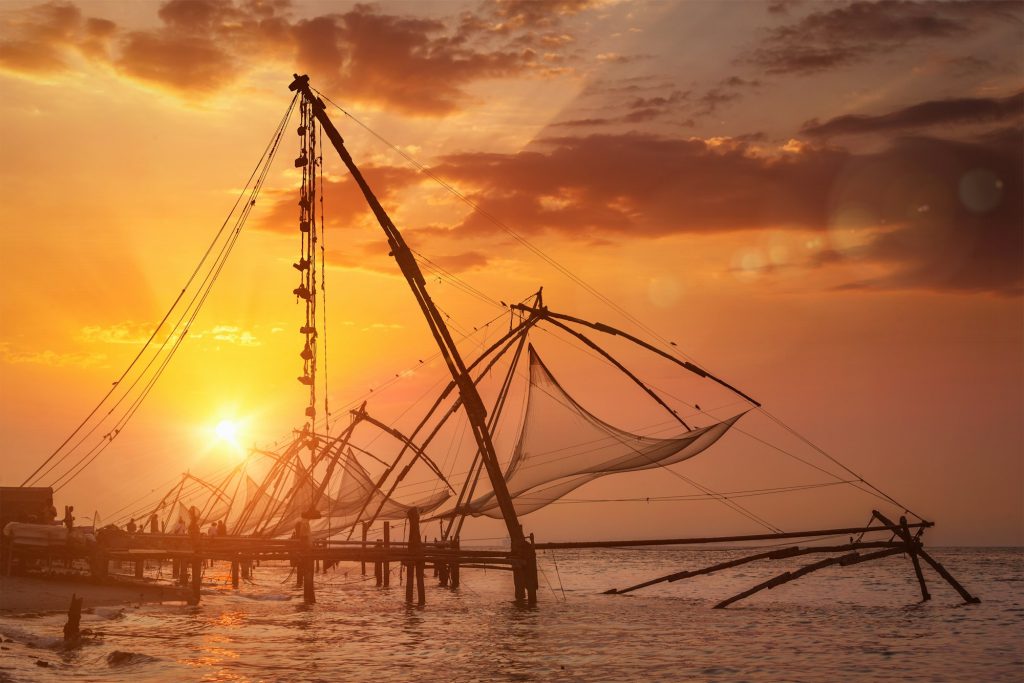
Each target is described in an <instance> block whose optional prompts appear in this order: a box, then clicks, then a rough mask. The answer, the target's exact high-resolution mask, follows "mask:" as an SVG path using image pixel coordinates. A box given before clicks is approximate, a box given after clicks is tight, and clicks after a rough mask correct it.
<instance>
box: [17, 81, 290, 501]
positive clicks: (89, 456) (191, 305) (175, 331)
mask: <svg viewBox="0 0 1024 683" xmlns="http://www.w3.org/2000/svg"><path fill="white" fill-rule="evenodd" d="M296 101H297V98H293V99H292V101H291V102H290V103H289V105H288V108H287V110H286V111H285V114H284V116H283V117H282V118H281V121H280V122H279V123H278V125H277V127H276V128H275V130H274V134H273V135H272V136H271V139H270V141H269V142H268V144H267V146H266V148H265V150H264V152H263V154H262V156H261V157H260V160H259V161H258V162H257V164H256V167H255V168H254V170H253V172H252V173H251V174H250V176H249V178H248V180H247V181H246V184H245V186H244V187H243V189H242V191H241V192H240V193H239V195H238V197H237V198H236V200H235V203H234V205H233V206H232V208H231V210H230V211H229V213H228V216H227V217H226V218H225V220H224V222H223V223H222V224H221V226H220V227H219V229H218V230H217V231H216V233H215V235H214V237H213V239H212V240H211V242H210V244H209V246H208V247H207V249H206V250H205V252H204V253H203V256H202V258H201V259H200V261H199V264H198V265H197V266H196V267H195V269H194V270H193V271H192V273H191V274H190V276H189V277H188V279H187V280H186V282H185V285H184V287H182V290H181V291H180V292H179V294H178V295H177V297H176V298H175V300H174V301H173V302H172V304H171V306H170V308H169V309H168V310H167V312H166V314H165V315H164V316H163V318H162V319H161V320H160V322H159V323H158V324H157V326H156V328H155V329H154V330H153V332H152V334H151V335H150V336H149V338H148V339H147V341H146V342H145V343H144V345H143V347H142V349H140V350H139V352H138V353H137V354H136V355H135V357H134V358H133V359H132V360H131V362H130V363H129V364H128V367H127V368H126V369H125V370H124V371H123V372H122V373H121V375H120V376H119V377H118V378H117V380H115V381H114V383H113V384H112V385H111V388H110V389H109V390H108V391H107V392H106V394H105V395H104V396H103V397H102V398H101V399H100V401H99V402H98V403H97V404H96V405H95V406H94V407H93V409H92V410H91V411H90V412H89V413H88V414H87V415H86V417H85V418H84V419H83V420H82V421H81V422H80V423H79V424H78V425H77V426H76V427H75V428H74V429H73V430H72V431H71V433H70V434H69V435H68V437H67V438H66V439H65V440H64V441H63V442H62V443H61V444H60V445H59V446H58V447H57V448H56V449H55V450H54V451H53V452H52V453H51V454H50V455H49V457H47V458H46V459H45V460H44V461H43V462H42V463H41V464H40V465H39V466H38V467H37V468H36V469H35V470H34V471H33V472H32V473H31V474H30V475H29V476H28V477H27V478H26V479H25V481H24V482H22V486H30V485H33V484H36V483H38V482H40V481H41V480H42V478H43V477H45V476H46V475H48V474H50V473H53V472H54V471H55V470H56V469H57V468H59V467H61V466H62V465H64V464H65V463H66V462H67V461H68V460H69V459H70V458H72V457H73V456H74V455H75V454H76V453H77V452H78V451H79V449H80V447H81V446H82V445H83V444H84V443H85V441H86V440H87V439H88V438H89V437H90V436H92V435H93V434H94V433H95V432H96V431H97V429H99V427H100V426H101V425H102V424H103V423H104V422H106V421H107V419H108V418H109V417H110V416H111V415H113V413H114V412H115V411H116V410H117V408H118V407H119V406H120V405H121V404H122V403H123V402H124V401H125V400H126V399H127V398H128V397H129V396H130V395H131V392H132V391H134V390H135V388H136V387H137V386H138V385H139V383H140V382H141V381H142V380H143V378H144V377H146V373H147V372H149V370H150V368H151V367H152V366H153V364H154V362H155V361H156V359H157V358H159V357H160V354H161V353H164V351H165V349H166V347H167V345H168V343H169V342H171V341H172V340H173V344H172V345H171V348H170V351H169V352H167V353H165V354H164V358H163V361H162V362H161V363H160V365H159V366H158V368H157V370H156V371H155V373H153V375H152V377H150V378H149V380H148V381H147V382H145V383H144V385H143V388H142V390H141V392H140V394H139V395H138V396H137V397H136V398H135V399H134V400H133V401H132V402H131V404H130V405H129V407H128V408H127V409H126V410H125V411H124V412H123V413H122V414H121V415H120V416H119V417H118V418H117V419H116V420H115V421H114V424H113V426H112V427H111V428H110V429H109V431H107V432H106V434H104V435H103V437H102V438H101V439H100V441H99V442H97V443H96V444H94V445H93V446H92V447H91V448H90V449H89V450H88V451H86V453H85V454H84V455H82V456H81V457H79V458H78V459H77V460H76V461H75V462H74V463H73V464H71V465H70V466H69V467H66V468H64V471H63V472H62V473H60V474H59V476H57V477H56V478H55V479H54V480H53V484H51V485H53V486H54V489H55V490H60V488H62V487H63V486H65V485H67V484H68V483H69V482H70V481H72V480H73V479H74V478H75V477H77V476H78V475H79V474H80V473H81V472H82V471H83V470H84V469H85V468H86V467H88V466H89V465H90V464H92V463H93V462H94V461H95V460H96V458H97V457H98V456H99V455H100V454H101V453H102V452H103V451H104V450H105V449H106V448H107V447H108V446H109V445H110V444H111V443H113V441H114V439H115V438H117V436H118V435H119V434H120V433H121V432H122V430H123V429H124V427H125V426H126V425H127V423H128V422H129V421H130V420H131V418H132V417H133V416H134V415H135V413H136V411H137V410H138V408H139V407H140V406H141V404H142V401H143V400H144V399H145V398H146V396H148V394H149V392H150V391H151V389H152V387H153V384H154V383H155V381H156V379H157V378H159V376H160V374H162V372H163V370H164V369H165V368H166V367H167V364H168V363H169V361H170V359H171V357H173V355H174V353H175V352H176V351H177V349H178V347H179V346H180V345H181V342H182V341H183V340H184V339H185V337H186V336H188V330H189V328H190V326H191V324H192V322H193V321H194V320H195V318H196V316H197V315H198V313H199V310H200V308H201V306H202V304H203V303H204V302H205V301H206V298H207V296H208V295H209V293H210V291H211V289H212V287H213V284H214V283H215V282H216V279H217V277H218V276H219V275H220V272H221V270H222V269H223V267H224V264H225V263H226V261H227V258H228V256H229V255H230V253H231V250H232V248H233V247H234V244H235V242H236V241H237V239H238V236H239V234H240V232H241V229H242V227H243V225H244V224H245V220H246V218H248V216H249V213H250V212H251V210H252V207H253V206H254V205H255V202H256V198H257V196H258V195H259V191H260V189H261V188H262V186H263V183H264V181H265V180H266V177H267V173H268V171H269V168H270V165H271V163H272V162H273V159H274V157H275V155H276V153H277V150H278V148H279V143H280V140H281V136H282V134H283V132H284V130H285V126H286V124H287V120H288V118H289V117H290V116H291V112H292V110H293V109H294V107H295V104H296ZM243 200H244V202H243ZM233 217H234V219H235V220H234V224H233V226H232V228H231V230H230V231H229V232H228V233H227V235H226V236H225V231H226V230H227V227H228V225H229V224H231V222H232V218H233ZM222 238H223V239H222ZM218 245H219V248H218ZM215 251H216V256H214V257H213V258H212V259H211V254H213V253H214V252H215ZM208 262H209V265H207V263H208ZM204 266H206V270H205V274H203V273H204ZM201 274H203V277H202V280H201V282H200V283H199V285H198V286H197V287H193V285H195V283H196V280H197V278H199V277H200V275H201ZM190 289H194V290H195V291H194V293H193V295H192V297H191V299H190V300H189V301H188V303H187V304H186V305H185V307H184V310H183V312H182V314H181V315H180V316H179V318H178V320H177V322H176V323H175V324H174V326H173V327H172V328H171V329H170V330H169V332H168V333H167V336H166V338H165V339H164V340H163V342H162V343H161V344H160V346H159V348H158V349H157V350H156V351H155V353H154V354H153V357H152V358H151V359H150V360H149V362H147V363H146V364H145V367H143V368H142V370H140V371H138V372H137V375H136V376H135V378H134V380H133V381H132V382H131V383H130V385H129V386H128V387H127V388H125V386H124V384H125V380H126V378H128V377H129V376H130V375H131V373H132V371H133V370H135V369H136V366H137V365H138V363H139V361H140V360H141V359H142V358H143V357H144V355H145V354H146V353H147V351H150V350H151V347H152V344H153V342H154V340H155V339H156V338H157V336H158V335H159V334H160V331H161V330H162V329H164V326H165V324H166V322H167V321H168V320H169V319H170V318H171V316H172V314H173V313H174V312H175V310H178V309H179V307H180V304H181V302H182V301H183V300H184V299H185V297H186V296H187V294H188V293H189V291H190ZM118 392H120V393H121V395H120V397H119V398H118V399H117V400H116V402H115V403H114V404H113V405H112V406H111V407H110V408H109V409H108V410H107V411H106V412H105V413H104V414H103V415H102V417H100V419H99V420H98V421H96V422H95V423H93V424H92V426H91V428H89V429H88V430H87V431H85V433H84V434H83V435H82V437H81V438H80V439H79V440H78V441H77V442H76V443H75V444H74V445H73V446H71V447H70V448H68V444H69V443H71V442H72V440H73V439H74V438H75V437H76V436H78V435H79V434H80V433H82V431H83V430H84V429H85V428H86V427H87V426H88V425H89V424H90V423H91V422H92V421H93V418H94V417H95V416H96V415H97V413H99V411H100V410H101V409H102V408H103V407H104V406H107V405H109V402H110V400H111V399H112V398H113V397H114V396H115V395H116V394H117V393H118Z"/></svg>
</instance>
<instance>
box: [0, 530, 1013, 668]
mask: <svg viewBox="0 0 1024 683" xmlns="http://www.w3.org/2000/svg"><path fill="white" fill-rule="evenodd" d="M932 552H933V554H934V555H935V557H936V558H937V559H939V560H940V561H941V562H943V563H945V564H946V566H947V568H948V569H950V570H951V571H952V572H953V574H954V575H955V576H957V577H958V578H959V579H961V581H963V582H964V583H965V585H966V586H967V587H968V588H969V589H970V590H971V591H972V592H974V593H975V594H977V595H979V596H980V597H981V598H982V603H981V604H979V605H963V604H961V602H960V600H959V597H958V596H957V594H956V593H954V592H953V590H952V589H951V588H949V587H948V586H947V585H946V584H945V583H944V582H942V581H941V580H940V579H939V578H938V577H937V576H935V575H934V574H932V573H931V572H930V571H929V570H927V569H926V572H927V575H928V578H929V580H930V587H931V592H932V595H933V600H932V601H931V602H929V603H923V604H919V603H917V602H916V601H917V600H918V599H919V597H920V596H919V593H918V588H917V583H916V579H915V578H914V575H913V570H912V568H911V566H910V562H909V560H907V559H906V558H904V557H897V558H889V559H887V560H883V561H880V562H877V563H866V564H861V565H856V566H853V567H847V568H834V567H833V568H828V569H824V570H822V571H820V572H817V573H814V574H811V575H809V576H807V577H805V578H804V579H801V580H800V581H797V582H794V583H790V584H787V585H786V586H783V587H780V588H777V589H775V590H772V591H765V592H763V593H761V594H758V595H757V596H755V597H753V598H751V599H749V600H747V601H744V602H740V603H737V604H736V605H734V606H733V607H730V608H729V609H725V610H715V609H711V608H712V606H713V605H714V604H715V603H716V602H717V601H718V600H721V599H723V598H725V597H728V596H730V595H732V594H734V593H737V592H739V591H740V590H743V589H745V588H748V587H750V586H753V585H754V584H756V583H758V582H759V581H762V580H764V579H767V578H770V577H771V576H774V575H775V574H778V573H780V572H781V571H784V570H787V569H792V568H795V567H797V566H799V565H800V563H799V562H796V561H795V560H794V561H776V562H765V563H762V564H755V565H747V566H744V567H741V568H737V569H734V570H730V571H728V572H723V573H722V574H721V575H714V576H704V577H697V578H693V579H689V580H687V581H681V582H677V583H670V584H661V585H658V586H654V587H651V588H647V589H645V590H641V591H637V592H635V593H632V594H629V595H626V596H614V595H601V594H600V593H601V591H603V590H606V589H608V588H611V587H619V588H621V587H624V586H627V585H630V584H631V583H636V582H638V581H641V580H644V579H648V578H653V577H655V576H658V575H659V574H667V573H670V572H673V571H679V570H682V569H694V568H698V567H700V566H703V565H708V564H713V563H716V562H721V561H724V560H727V559H730V558H732V557H739V556H740V555H741V554H742V553H739V552H737V551H703V550H683V551H679V550H635V549H634V550H587V551H558V552H557V553H555V554H554V555H552V554H551V553H546V554H543V555H542V556H541V558H540V562H541V565H540V566H541V570H542V575H541V585H542V588H543V592H542V594H541V603H540V604H539V605H538V606H537V607H536V608H524V607H517V606H515V605H513V604H512V603H511V602H510V601H509V597H510V595H511V592H512V588H511V577H510V576H509V575H508V573H505V572H483V571H480V570H464V571H463V585H462V588H461V589H460V590H459V591H457V592H454V591H450V590H447V589H442V588H434V587H432V586H430V585H428V591H427V605H426V607H424V608H416V607H406V606H405V604H404V602H403V600H404V589H403V588H402V587H400V586H397V585H395V586H393V587H392V588H390V589H387V590H381V589H377V588H375V587H373V586H372V585H371V584H370V583H367V582H364V581H362V580H360V577H359V568H358V565H343V566H341V567H339V568H337V569H336V570H332V571H331V572H329V573H327V574H325V575H317V589H318V594H317V599H318V602H317V604H316V605H314V606H308V607H307V606H305V605H303V603H302V599H301V592H300V591H298V590H296V589H295V588H294V587H293V577H289V570H288V568H287V567H286V566H267V565H264V566H263V567H260V568H259V569H257V570H256V574H255V581H254V582H253V583H250V584H243V587H242V589H240V590H238V591H232V590H231V589H230V587H229V586H228V585H227V581H228V576H227V569H228V567H227V566H226V565H217V566H215V567H214V568H212V569H208V570H206V574H205V576H204V591H203V596H202V604H201V605H200V606H198V607H188V606H184V605H179V604H166V605H146V606H142V607H135V608H127V609H123V610H122V609H119V608H96V609H95V610H94V612H93V613H92V614H90V615H87V616H85V617H83V628H91V629H93V630H94V631H95V632H96V634H97V635H96V636H94V637H93V638H90V639H88V640H87V641H86V643H85V645H84V646H83V647H82V648H80V649H78V650H75V651H71V652H62V651H60V650H59V649H57V643H58V642H59V637H60V635H61V627H62V626H63V624H64V619H65V618H64V616H63V615H30V616H5V617H2V618H0V632H2V633H3V635H4V637H5V639H7V640H13V641H14V642H5V643H4V644H3V647H4V648H5V649H4V650H3V651H2V652H0V655H2V656H0V680H13V681H51V680H54V681H55V680H60V681H64V680H74V681H78V680H81V681H116V680H132V681H140V682H141V681H164V680H169V681H191V680H210V681H222V680H223V681H227V680H239V681H293V680H309V681H318V680H323V681H328V680H329V681H361V680H373V681H507V680H512V681H552V680H553V681H560V680H585V681H632V680H664V681H676V680H723V681H734V680H748V681H838V680H901V681H904V680H905V681H1020V680H1024V636H1022V634H1024V589H1022V587H1024V583H1022V582H1024V567H1022V565H1024V552H1022V550H1020V549H976V548H972V549H954V548H947V549H938V550H933V551H932ZM371 569H372V568H371ZM395 583H396V584H397V577H396V581H395ZM37 660H38V661H42V662H45V663H47V664H48V665H49V666H47V667H45V668H44V667H42V666H40V665H39V664H37Z"/></svg>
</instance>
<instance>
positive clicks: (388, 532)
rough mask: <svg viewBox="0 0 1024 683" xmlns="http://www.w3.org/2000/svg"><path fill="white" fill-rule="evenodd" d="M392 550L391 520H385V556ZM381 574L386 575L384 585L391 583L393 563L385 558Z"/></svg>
mask: <svg viewBox="0 0 1024 683" xmlns="http://www.w3.org/2000/svg"><path fill="white" fill-rule="evenodd" d="M389 552H391V522H384V557H385V558H386V557H387V554H388V553H389ZM381 575H382V576H383V577H384V587H385V588H387V587H388V586H390V585H391V563H390V562H388V561H387V559H385V560H384V563H383V564H382V565H381Z"/></svg>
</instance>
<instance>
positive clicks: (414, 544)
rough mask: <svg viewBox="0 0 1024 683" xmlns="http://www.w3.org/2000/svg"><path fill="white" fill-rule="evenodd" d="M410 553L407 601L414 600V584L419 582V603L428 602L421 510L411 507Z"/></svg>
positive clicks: (407, 572)
mask: <svg viewBox="0 0 1024 683" xmlns="http://www.w3.org/2000/svg"><path fill="white" fill-rule="evenodd" d="M408 548H409V554H410V555H411V559H409V560H408V561H407V563H406V569H407V571H406V577H405V578H406V583H405V601H406V602H408V603H411V602H412V589H413V584H414V583H415V584H417V585H418V588H417V592H416V597H417V603H418V604H420V605H424V604H426V601H427V596H426V591H425V587H424V585H423V570H424V564H425V562H424V561H423V541H421V540H420V511H419V509H417V508H414V507H413V508H409V546H408Z"/></svg>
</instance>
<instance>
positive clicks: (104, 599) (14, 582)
mask: <svg viewBox="0 0 1024 683" xmlns="http://www.w3.org/2000/svg"><path fill="white" fill-rule="evenodd" d="M72 594H75V595H78V596H79V597H81V598H84V600H83V603H82V607H83V609H86V610H88V609H89V608H91V607H100V606H111V605H127V604H139V603H143V602H167V601H175V600H183V599H184V594H183V593H182V592H181V591H180V590H178V589H175V588H172V587H169V586H157V585H147V584H142V583H129V582H116V583H115V582H109V581H108V582H98V581H93V580H90V579H86V578H76V577H53V578H49V577H46V578H44V577H34V576H0V613H3V612H6V613H21V612H50V611H64V610H67V609H68V606H69V605H70V603H71V596H72Z"/></svg>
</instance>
